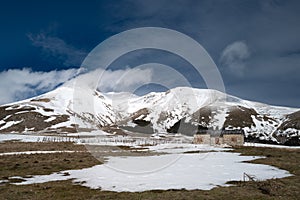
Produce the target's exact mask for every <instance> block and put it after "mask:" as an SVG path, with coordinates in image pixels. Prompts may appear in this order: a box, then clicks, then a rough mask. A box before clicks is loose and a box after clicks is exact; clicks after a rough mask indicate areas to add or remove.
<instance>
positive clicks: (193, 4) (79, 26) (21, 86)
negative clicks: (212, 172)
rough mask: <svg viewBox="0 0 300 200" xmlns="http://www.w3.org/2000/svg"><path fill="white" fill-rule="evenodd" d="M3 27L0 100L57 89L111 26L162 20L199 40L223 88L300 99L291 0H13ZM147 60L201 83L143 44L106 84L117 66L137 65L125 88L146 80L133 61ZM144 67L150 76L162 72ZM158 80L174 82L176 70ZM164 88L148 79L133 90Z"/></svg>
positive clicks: (298, 25) (299, 9) (296, 16)
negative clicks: (173, 76)
mask: <svg viewBox="0 0 300 200" xmlns="http://www.w3.org/2000/svg"><path fill="white" fill-rule="evenodd" d="M0 25H1V31H0V44H1V45H0V104H5V103H9V102H14V101H17V100H22V99H25V98H29V97H32V96H35V95H38V94H41V93H44V92H47V91H50V90H53V89H54V88H56V87H57V86H59V85H61V84H63V83H64V82H66V81H68V80H70V79H72V78H73V77H75V76H77V75H78V74H79V73H80V70H79V68H80V66H81V64H82V62H83V60H84V59H85V57H86V56H87V55H88V53H89V52H90V51H91V50H93V49H94V48H95V47H96V46H97V45H98V44H99V43H101V42H103V41H104V40H105V39H107V38H109V37H111V36H113V35H115V34H118V33H120V32H122V31H126V30H128V29H132V28H139V27H163V28H169V29H173V30H176V31H179V32H181V33H184V34H186V35H188V36H189V37H191V38H193V39H194V40H196V41H197V42H199V43H200V44H201V45H202V46H203V47H204V48H205V50H206V51H207V52H208V53H209V55H210V56H211V57H212V59H213V61H214V62H215V63H216V65H217V67H218V69H219V71H220V73H221V75H222V78H223V81H224V84H225V89H226V92H227V93H228V94H231V95H234V96H237V97H240V98H243V99H248V100H253V101H259V102H262V103H267V104H272V105H282V106H291V107H300V101H299V99H300V90H299V86H300V79H299V75H300V1H297V0H294V1H293V0H282V1H281V0H243V1H241V0H152V1H146V0H120V1H109V0H101V1H100V0H89V1H81V0H77V1H71V0H60V1H58V0H52V1H38V0H28V1H21V0H19V1H16V0H10V1H6V2H2V4H1V7H0ZM145 63H160V64H162V65H167V66H171V67H173V68H174V69H176V70H178V71H179V72H180V73H181V74H183V75H184V76H185V77H188V79H189V81H190V83H191V86H193V87H198V88H205V87H206V85H205V82H204V81H203V79H202V78H201V77H197V76H195V73H194V70H193V67H192V66H190V64H189V63H188V62H186V61H185V60H183V59H182V58H180V57H178V56H176V55H174V54H172V53H169V52H165V51H161V50H153V49H152V50H151V49H145V50H140V51H134V52H131V53H128V54H126V55H123V56H121V57H120V58H118V59H117V60H115V62H113V63H112V64H111V66H110V67H109V69H108V74H109V78H108V79H105V80H107V81H106V83H105V84H106V85H105V87H104V88H106V89H107V91H104V92H108V91H109V88H111V87H110V84H112V82H113V80H115V79H117V78H118V77H119V76H120V73H122V72H126V73H127V72H128V71H131V72H134V73H130V74H132V78H131V79H130V80H127V82H126V83H124V84H123V86H124V85H125V86H127V85H128V86H132V85H134V83H135V81H136V82H138V83H139V84H143V80H141V79H140V77H141V76H143V75H141V74H142V73H143V71H138V70H137V69H134V68H135V67H136V66H139V65H142V64H145ZM145 73H147V74H146V75H145V80H146V82H149V80H150V81H151V77H153V76H159V75H160V73H149V70H146V71H145ZM161 78H166V79H170V80H169V81H170V82H172V83H174V86H175V85H176V80H173V79H172V77H166V76H165V75H164V77H161ZM110 80H111V81H110ZM146 82H145V83H146ZM122 89H124V90H126V88H122ZM164 89H167V88H164V87H163V86H159V85H155V84H152V85H151V84H150V85H149V84H148V85H145V86H143V87H141V88H140V89H139V92H140V93H141V94H142V93H146V92H149V91H160V90H164ZM137 93H138V92H137Z"/></svg>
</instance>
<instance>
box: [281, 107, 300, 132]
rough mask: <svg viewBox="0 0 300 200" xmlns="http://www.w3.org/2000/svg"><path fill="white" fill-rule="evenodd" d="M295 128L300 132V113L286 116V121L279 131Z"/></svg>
mask: <svg viewBox="0 0 300 200" xmlns="http://www.w3.org/2000/svg"><path fill="white" fill-rule="evenodd" d="M288 128H294V129H298V130H300V111H297V112H294V113H292V114H289V115H287V116H286V120H285V121H284V122H283V123H282V124H281V125H280V127H279V128H278V129H279V130H286V129H288Z"/></svg>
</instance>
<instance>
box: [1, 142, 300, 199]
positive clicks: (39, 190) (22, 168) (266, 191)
mask: <svg viewBox="0 0 300 200" xmlns="http://www.w3.org/2000/svg"><path fill="white" fill-rule="evenodd" d="M13 145H16V146H15V147H16V149H17V150H15V151H24V150H25V149H26V150H53V148H55V150H76V151H77V150H80V151H83V150H84V146H80V145H73V144H72V143H65V144H62V143H55V144H50V143H48V144H46V145H45V144H44V143H35V144H34V145H32V144H31V145H30V147H28V143H27V144H21V143H15V144H12V143H4V145H3V144H1V145H0V152H4V151H6V150H7V149H11V151H13V149H14V147H13ZM23 146H24V147H23ZM24 148H25V149H24ZM28 148H29V149H28ZM41 148H42V149H41ZM5 149H6V150H5ZM233 151H234V152H240V153H242V155H256V156H265V157H266V158H261V159H257V160H254V161H251V162H252V163H260V164H268V165H273V166H276V167H278V168H281V169H285V170H288V171H289V172H290V173H292V174H294V175H295V176H291V177H287V178H282V179H272V180H268V181H261V182H233V183H234V184H235V186H231V187H217V188H214V189H212V190H209V191H203V190H193V191H187V190H168V191H159V190H158V191H147V192H139V193H128V192H121V193H116V192H106V191H101V190H92V189H89V188H87V187H83V186H80V185H74V184H73V183H72V181H71V180H69V181H56V182H48V183H43V184H33V185H25V186H16V185H11V184H7V183H3V184H1V185H0V199H43V200H47V199H70V200H71V199H72V200H73V199H126V200H128V199H172V200H174V199H299V196H300V150H299V149H298V150H295V149H277V148H276V149H275V148H255V147H239V148H235V149H234V150H233ZM96 164H101V163H100V162H99V161H98V160H96V159H94V157H92V156H91V155H90V154H89V153H87V152H78V153H54V154H35V155H14V156H0V166H1V169H0V178H1V180H4V179H7V178H8V177H11V176H25V175H28V174H50V173H52V172H57V171H61V170H67V169H80V168H85V167H89V166H93V165H96Z"/></svg>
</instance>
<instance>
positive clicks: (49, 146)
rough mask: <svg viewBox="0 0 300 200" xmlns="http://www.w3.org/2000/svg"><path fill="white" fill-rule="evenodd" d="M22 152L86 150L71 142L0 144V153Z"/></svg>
mask: <svg viewBox="0 0 300 200" xmlns="http://www.w3.org/2000/svg"><path fill="white" fill-rule="evenodd" d="M22 151H86V148H85V146H84V145H77V144H74V143H72V142H19V141H7V142H3V143H1V144H0V153H5V152H22Z"/></svg>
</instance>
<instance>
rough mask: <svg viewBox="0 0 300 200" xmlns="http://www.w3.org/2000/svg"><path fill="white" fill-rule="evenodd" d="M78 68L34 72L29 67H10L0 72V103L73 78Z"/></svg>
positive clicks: (17, 98) (34, 93)
mask: <svg viewBox="0 0 300 200" xmlns="http://www.w3.org/2000/svg"><path fill="white" fill-rule="evenodd" d="M77 73H78V69H74V68H73V69H68V70H59V71H57V70H54V71H50V72H34V71H32V70H31V69H29V68H24V69H10V70H7V71H3V72H1V73H0V104H5V103H10V102H14V101H17V100H21V99H26V98H29V97H32V96H34V95H36V94H37V92H47V91H49V90H52V89H54V88H55V87H57V86H58V85H60V84H62V83H64V82H66V81H67V80H69V79H71V78H73V77H74V76H76V75H77Z"/></svg>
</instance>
